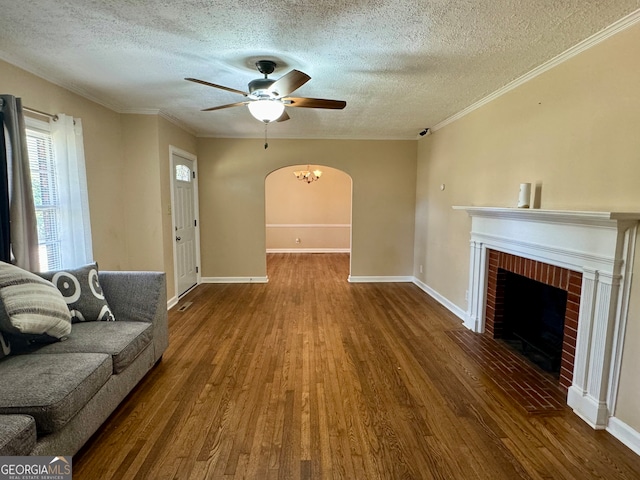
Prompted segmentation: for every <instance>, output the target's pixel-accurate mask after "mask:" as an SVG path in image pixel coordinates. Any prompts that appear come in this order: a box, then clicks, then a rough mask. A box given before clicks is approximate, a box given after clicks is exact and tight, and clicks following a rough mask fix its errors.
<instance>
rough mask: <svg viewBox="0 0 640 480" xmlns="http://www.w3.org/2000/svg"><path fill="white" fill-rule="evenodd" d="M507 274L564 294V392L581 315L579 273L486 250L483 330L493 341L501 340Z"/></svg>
mask: <svg viewBox="0 0 640 480" xmlns="http://www.w3.org/2000/svg"><path fill="white" fill-rule="evenodd" d="M506 272H512V273H515V274H517V275H521V276H523V277H526V278H529V279H531V280H535V281H537V282H540V283H543V284H545V285H550V286H552V287H556V288H559V289H561V290H565V291H566V292H567V305H566V309H565V313H564V330H563V338H562V360H561V363H560V379H559V383H560V385H561V386H562V387H564V388H565V389H569V387H570V386H571V381H572V380H573V366H574V360H575V354H576V342H577V338H578V314H579V312H580V293H581V290H582V273H580V272H574V271H571V270H569V269H566V268H562V267H558V266H555V265H549V264H548V263H543V262H539V261H537V260H531V259H529V258H524V257H520V256H517V255H511V254H508V253H504V252H500V251H497V250H491V249H488V250H487V296H486V298H487V299H486V310H485V324H484V329H485V334H487V335H489V336H491V337H492V338H502V337H503V335H502V329H503V321H504V306H505V302H504V293H505V282H506V277H507V275H505V273H506Z"/></svg>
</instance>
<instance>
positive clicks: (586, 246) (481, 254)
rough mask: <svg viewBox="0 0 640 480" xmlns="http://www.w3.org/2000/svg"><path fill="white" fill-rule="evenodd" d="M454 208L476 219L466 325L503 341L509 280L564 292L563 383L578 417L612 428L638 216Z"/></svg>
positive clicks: (535, 210)
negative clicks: (504, 295) (521, 279)
mask: <svg viewBox="0 0 640 480" xmlns="http://www.w3.org/2000/svg"><path fill="white" fill-rule="evenodd" d="M453 208H454V209H456V210H464V211H466V212H467V213H468V214H469V216H470V217H471V241H470V262H469V291H468V299H469V300H468V301H469V306H468V309H467V313H466V315H465V319H464V325H465V326H466V327H467V328H469V329H470V330H472V331H474V332H478V333H486V334H487V335H494V334H495V333H496V331H497V332H498V334H499V333H500V328H501V327H502V326H501V321H502V318H501V315H502V313H503V312H502V311H501V308H502V305H503V303H504V302H502V300H503V299H502V298H501V295H502V293H501V292H503V290H501V283H500V282H501V278H502V276H503V275H505V273H504V272H512V273H515V274H518V275H522V276H524V277H527V278H531V279H532V280H536V281H538V282H542V283H544V284H547V285H551V286H553V287H557V288H561V289H563V290H566V291H567V303H566V305H567V307H566V312H565V317H564V331H563V332H564V334H563V340H562V347H563V352H562V359H561V373H560V382H561V385H563V386H564V387H566V388H568V390H567V404H568V405H569V406H570V407H571V408H572V409H573V411H574V412H575V413H576V414H577V415H579V416H580V417H581V418H582V419H583V420H585V421H586V422H587V423H588V424H589V425H591V426H592V427H593V428H597V429H604V428H606V427H607V425H608V424H609V420H610V419H611V417H614V416H615V405H616V399H617V391H618V384H619V376H620V365H621V362H622V346H623V340H624V334H625V328H626V321H627V312H628V302H629V294H630V287H631V276H632V269H633V258H634V255H635V252H634V248H635V243H636V237H637V230H638V221H639V220H640V213H623V212H577V211H560V210H538V209H515V208H496V207H453Z"/></svg>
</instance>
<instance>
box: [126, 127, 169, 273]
mask: <svg viewBox="0 0 640 480" xmlns="http://www.w3.org/2000/svg"><path fill="white" fill-rule="evenodd" d="M122 139H123V147H124V160H125V165H126V174H125V175H124V178H123V182H122V184H121V187H120V188H119V189H118V190H119V192H118V194H119V195H121V196H122V197H123V198H124V199H125V210H124V228H125V229H126V230H127V232H128V233H129V235H128V236H127V246H128V247H127V252H128V261H127V265H128V268H131V269H132V270H164V261H163V255H162V216H161V215H162V212H161V209H162V203H161V201H160V163H159V161H158V158H159V141H158V117H157V116H156V115H122ZM166 175H168V172H167V173H166Z"/></svg>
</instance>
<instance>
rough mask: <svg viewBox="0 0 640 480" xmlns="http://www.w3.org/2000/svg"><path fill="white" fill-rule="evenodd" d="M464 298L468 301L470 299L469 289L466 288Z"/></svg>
mask: <svg viewBox="0 0 640 480" xmlns="http://www.w3.org/2000/svg"><path fill="white" fill-rule="evenodd" d="M464 299H465V300H466V301H467V302H468V301H469V290H465V291H464Z"/></svg>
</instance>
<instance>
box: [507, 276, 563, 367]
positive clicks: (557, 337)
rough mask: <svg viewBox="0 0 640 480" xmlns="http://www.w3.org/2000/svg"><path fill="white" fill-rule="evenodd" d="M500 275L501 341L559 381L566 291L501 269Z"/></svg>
mask: <svg viewBox="0 0 640 480" xmlns="http://www.w3.org/2000/svg"><path fill="white" fill-rule="evenodd" d="M499 275H504V278H505V282H504V319H503V327H502V333H501V340H503V341H504V342H505V343H507V344H508V345H510V346H511V347H512V348H513V349H515V350H516V351H518V352H519V353H520V354H521V355H523V356H525V357H527V358H528V359H529V360H531V361H532V362H533V363H535V364H536V365H538V366H539V367H540V368H542V369H543V370H545V371H546V372H549V373H551V374H553V375H554V376H555V377H556V378H559V377H560V361H561V359H562V341H563V338H564V318H565V312H566V309H567V291H566V290H562V289H561V288H556V287H553V286H551V285H547V284H544V283H542V282H538V281H536V280H532V279H530V278H527V277H525V276H522V275H518V274H516V273H512V272H508V271H506V270H502V269H500V270H499Z"/></svg>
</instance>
